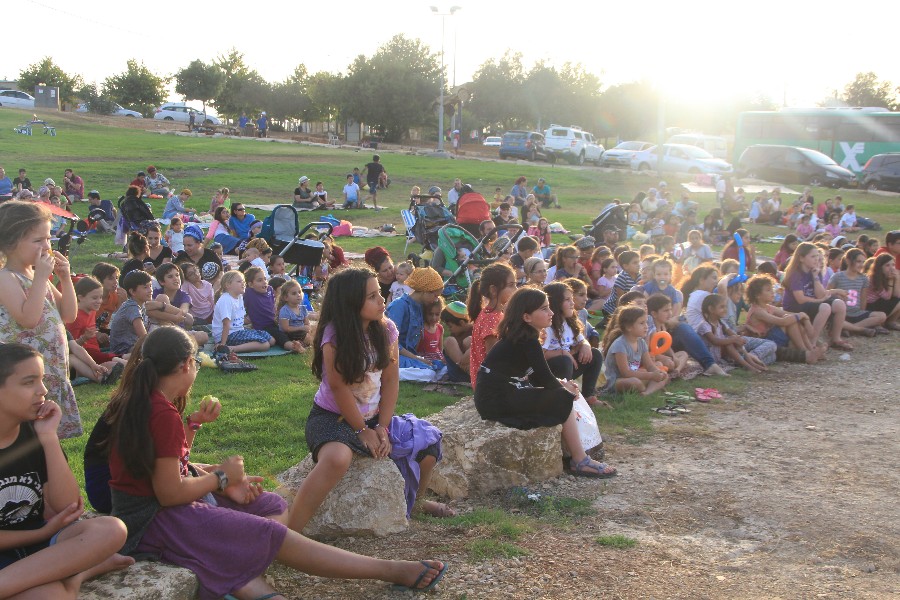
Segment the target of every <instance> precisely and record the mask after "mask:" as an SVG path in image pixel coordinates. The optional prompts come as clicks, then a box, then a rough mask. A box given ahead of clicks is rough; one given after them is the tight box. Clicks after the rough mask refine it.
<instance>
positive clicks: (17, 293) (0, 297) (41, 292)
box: [0, 255, 77, 329]
mask: <svg viewBox="0 0 900 600" xmlns="http://www.w3.org/2000/svg"><path fill="white" fill-rule="evenodd" d="M52 269H53V256H50V255H48V256H42V257H40V258H39V259H38V260H37V261H36V264H35V267H34V280H33V283H32V285H31V287H30V288H28V289H27V290H25V291H23V290H22V287H21V286H20V285H19V282H18V281H16V276H15V275H13V274H12V273H8V272H5V273H0V277H2V279H0V304H2V305H3V306H4V307H6V309H7V310H8V311H9V315H10V316H11V317H12V318H13V320H14V321H15V322H16V323H18V324H19V325H21V326H22V327H23V328H25V329H33V328H34V327H37V324H38V323H39V322H40V320H41V317H42V316H43V314H44V297H45V296H46V295H47V288H48V286H50V272H51V271H52ZM69 282H70V284H69V285H71V278H70V279H69ZM50 287H52V286H50ZM73 293H74V292H73ZM54 297H55V296H54ZM76 310H77V306H76ZM60 314H61V313H60ZM69 320H70V321H71V320H72V319H69Z"/></svg>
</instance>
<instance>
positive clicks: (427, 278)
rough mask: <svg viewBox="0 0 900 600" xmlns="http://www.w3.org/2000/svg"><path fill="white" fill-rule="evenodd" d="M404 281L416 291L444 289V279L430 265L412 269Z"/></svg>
mask: <svg viewBox="0 0 900 600" xmlns="http://www.w3.org/2000/svg"><path fill="white" fill-rule="evenodd" d="M404 283H406V285H408V286H409V287H411V288H412V289H413V291H416V292H439V291H441V290H443V289H444V280H443V279H441V276H440V275H439V274H438V272H437V271H435V270H434V269H432V268H431V267H422V268H419V269H413V272H412V274H411V275H410V276H409V277H407V278H406V281H405V282H404Z"/></svg>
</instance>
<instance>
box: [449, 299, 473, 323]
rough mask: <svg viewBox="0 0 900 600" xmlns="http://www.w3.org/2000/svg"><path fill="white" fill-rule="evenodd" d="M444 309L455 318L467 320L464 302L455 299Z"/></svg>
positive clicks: (467, 315)
mask: <svg viewBox="0 0 900 600" xmlns="http://www.w3.org/2000/svg"><path fill="white" fill-rule="evenodd" d="M444 310H446V311H447V312H449V313H450V314H451V315H453V316H454V317H456V318H457V319H465V320H466V321H468V320H469V313H468V311H467V310H466V304H465V303H464V302H461V301H459V300H455V301H453V302H451V303H450V304H448V305H447V307H446V308H445V309H444Z"/></svg>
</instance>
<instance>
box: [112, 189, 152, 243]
mask: <svg viewBox="0 0 900 600" xmlns="http://www.w3.org/2000/svg"><path fill="white" fill-rule="evenodd" d="M118 204H119V223H118V225H117V227H116V243H117V244H124V243H125V238H126V237H127V236H128V233H129V232H130V231H137V232H139V233H144V234H145V233H147V227H148V226H149V225H150V224H151V223H154V222H155V221H156V219H155V218H154V217H153V211H152V210H151V209H150V205H149V204H147V203H146V202H144V201H143V200H141V199H140V198H136V197H134V196H120V197H119V202H118Z"/></svg>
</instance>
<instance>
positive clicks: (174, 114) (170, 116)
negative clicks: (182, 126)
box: [153, 102, 222, 125]
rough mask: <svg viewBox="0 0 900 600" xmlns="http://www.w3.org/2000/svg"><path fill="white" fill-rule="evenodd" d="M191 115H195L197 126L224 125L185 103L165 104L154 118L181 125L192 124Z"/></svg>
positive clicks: (157, 110)
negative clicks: (176, 122)
mask: <svg viewBox="0 0 900 600" xmlns="http://www.w3.org/2000/svg"><path fill="white" fill-rule="evenodd" d="M191 113H194V123H196V124H197V125H200V124H201V123H205V124H207V125H221V124H222V121H220V120H219V119H217V118H216V117H214V116H212V115H210V114H206V115H204V114H203V113H202V112H200V111H199V110H197V109H196V108H191V107H190V106H187V105H186V104H184V103H183V102H170V103H168V104H163V105H162V106H160V107H159V108H157V109H156V114H154V115H153V118H154V119H159V120H161V121H178V122H179V123H190V121H191Z"/></svg>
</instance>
